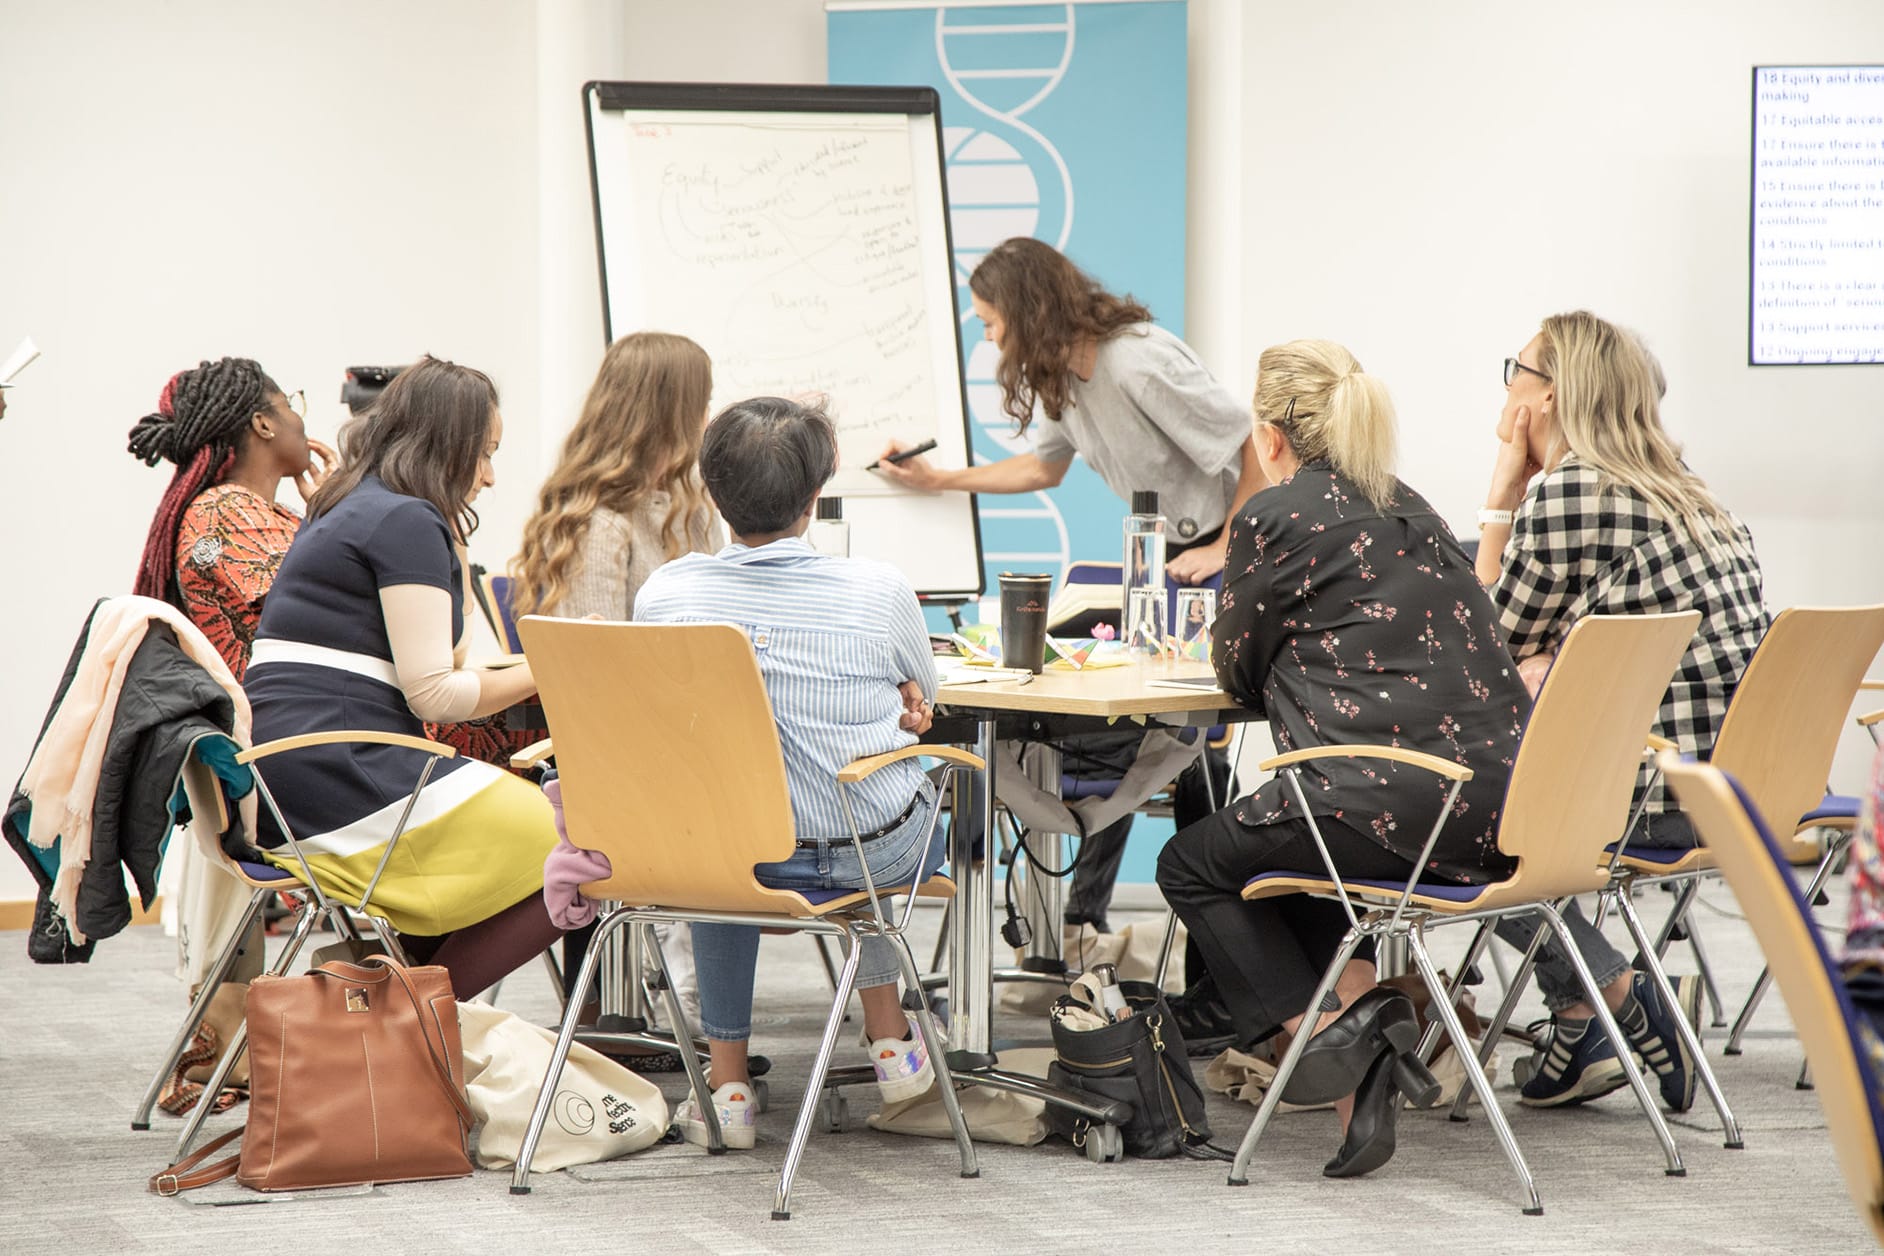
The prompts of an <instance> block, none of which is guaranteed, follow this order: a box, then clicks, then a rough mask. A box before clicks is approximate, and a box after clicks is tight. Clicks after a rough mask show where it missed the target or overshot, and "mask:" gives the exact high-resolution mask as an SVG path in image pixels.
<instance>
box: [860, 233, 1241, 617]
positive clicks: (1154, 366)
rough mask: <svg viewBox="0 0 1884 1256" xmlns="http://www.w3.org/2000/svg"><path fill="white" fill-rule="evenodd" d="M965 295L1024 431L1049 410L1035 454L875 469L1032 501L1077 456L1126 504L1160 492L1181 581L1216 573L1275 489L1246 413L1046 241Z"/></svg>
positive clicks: (1005, 257)
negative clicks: (1258, 499) (1238, 517)
mask: <svg viewBox="0 0 1884 1256" xmlns="http://www.w3.org/2000/svg"><path fill="white" fill-rule="evenodd" d="M968 287H969V293H970V298H971V300H972V301H973V304H974V308H975V314H976V315H977V316H978V317H979V318H980V319H981V322H982V326H983V327H984V328H985V329H986V335H987V337H988V339H989V340H990V341H992V342H993V343H994V345H995V347H996V348H998V349H999V350H1000V351H1001V363H1000V366H999V367H998V368H997V369H996V372H995V378H996V380H997V381H998V382H999V383H1000V385H1001V408H1002V409H1003V410H1005V411H1006V412H1007V414H1008V415H1010V416H1011V417H1012V418H1013V419H1014V421H1015V423H1017V424H1018V425H1019V426H1020V430H1021V431H1023V432H1024V431H1026V430H1027V429H1028V427H1029V426H1030V425H1031V424H1032V423H1033V418H1034V409H1035V407H1036V406H1038V407H1039V409H1040V412H1041V413H1042V414H1044V415H1045V416H1046V423H1045V424H1044V425H1043V426H1042V427H1041V428H1040V429H1039V430H1038V433H1037V435H1036V438H1035V442H1034V452H1033V453H1028V454H1017V455H1015V456H1014V457H1012V458H1004V459H1002V460H1001V461H999V462H993V463H988V464H986V465H983V466H978V467H974V466H971V467H962V468H959V469H944V468H940V467H936V466H932V465H930V463H929V462H928V461H927V460H926V459H923V458H919V457H918V458H910V459H908V460H907V461H905V462H902V463H893V462H880V463H879V466H878V470H880V471H881V472H882V473H883V474H884V475H886V476H888V477H890V478H891V479H892V480H895V481H896V482H897V483H899V484H904V485H907V486H909V487H910V488H914V489H921V490H925V491H934V490H940V489H955V490H960V491H962V492H968V493H1029V492H1034V491H1036V490H1039V489H1046V488H1052V487H1053V486H1054V485H1056V484H1058V483H1059V482H1060V481H1061V480H1062V479H1064V478H1065V477H1066V469H1067V467H1069V466H1070V465H1072V461H1073V456H1074V455H1075V454H1078V455H1080V456H1082V457H1084V458H1085V459H1086V462H1087V464H1088V465H1089V466H1091V467H1092V469H1093V470H1094V471H1096V472H1098V473H1099V477H1100V478H1101V479H1103V480H1104V481H1105V482H1106V485H1107V487H1109V488H1111V490H1112V491H1113V492H1114V493H1117V494H1118V495H1119V496H1120V497H1122V498H1124V499H1125V500H1127V501H1129V500H1131V496H1132V494H1133V493H1134V492H1136V491H1139V490H1144V489H1150V490H1154V491H1156V492H1157V494H1158V504H1159V508H1160V509H1161V510H1162V511H1163V513H1164V516H1165V518H1166V520H1167V521H1168V524H1167V531H1166V538H1167V539H1166V544H1167V551H1166V552H1167V554H1169V555H1170V561H1169V562H1168V564H1167V570H1168V571H1169V572H1170V574H1171V576H1172V578H1173V579H1176V580H1178V581H1180V582H1181V583H1184V584H1200V583H1202V582H1203V581H1205V580H1208V579H1210V578H1211V577H1212V576H1215V575H1216V574H1217V573H1219V572H1221V571H1222V570H1223V553H1224V544H1225V534H1224V528H1223V524H1224V520H1226V519H1227V518H1229V516H1230V512H1231V511H1232V510H1234V509H1235V508H1236V506H1237V504H1238V503H1240V502H1244V501H1247V500H1249V498H1250V497H1251V496H1253V495H1254V494H1255V493H1256V491H1257V490H1258V489H1261V488H1264V487H1266V485H1267V482H1266V481H1265V480H1264V479H1263V473H1262V467H1261V466H1260V464H1258V462H1257V461H1256V443H1255V439H1254V437H1253V435H1252V425H1251V422H1250V412H1249V407H1248V406H1247V405H1244V404H1243V403H1242V402H1240V401H1238V400H1237V399H1236V398H1235V397H1233V396H1231V395H1230V393H1229V392H1228V391H1226V390H1225V389H1224V387H1223V386H1222V385H1221V384H1219V383H1218V382H1217V381H1216V380H1215V379H1214V378H1212V377H1211V374H1210V372H1209V371H1208V370H1206V369H1205V368H1204V365H1203V363H1202V362H1199V361H1198V360H1197V355H1196V354H1195V353H1194V352H1192V350H1191V348H1190V346H1189V345H1187V344H1185V343H1184V342H1183V341H1181V340H1179V339H1178V338H1177V337H1176V336H1173V335H1172V334H1171V333H1170V332H1168V331H1165V330H1164V329H1163V328H1161V327H1158V326H1156V325H1155V324H1154V323H1152V321H1151V311H1150V310H1147V309H1146V308H1145V307H1144V306H1143V305H1140V304H1139V303H1138V302H1137V301H1134V300H1132V299H1131V298H1130V297H1128V296H1127V297H1122V296H1115V295H1114V294H1112V293H1110V292H1107V291H1106V290H1105V289H1104V288H1102V287H1100V286H1099V283H1098V282H1097V281H1096V280H1094V279H1093V278H1092V277H1091V276H1090V275H1088V274H1086V273H1085V272H1084V271H1082V270H1080V269H1079V267H1077V266H1075V265H1074V264H1073V263H1072V262H1071V261H1070V260H1068V259H1067V257H1066V256H1065V255H1064V254H1062V253H1060V252H1059V251H1058V250H1056V249H1054V248H1053V247H1052V246H1051V245H1047V244H1043V243H1041V242H1040V241H1039V240H1035V239H1031V238H1029V237H1026V236H1017V237H1015V238H1014V239H1012V240H1007V241H1004V242H1003V243H1001V244H999V245H997V246H995V248H994V250H993V251H992V252H990V253H989V254H988V255H987V256H986V257H984V258H982V259H981V264H980V265H978V266H976V267H975V273H974V274H973V275H972V276H970V277H969V280H968ZM897 449H898V446H896V445H895V444H891V445H890V446H888V447H887V448H885V450H884V451H883V452H884V454H885V455H888V454H892V453H895V452H896V451H897Z"/></svg>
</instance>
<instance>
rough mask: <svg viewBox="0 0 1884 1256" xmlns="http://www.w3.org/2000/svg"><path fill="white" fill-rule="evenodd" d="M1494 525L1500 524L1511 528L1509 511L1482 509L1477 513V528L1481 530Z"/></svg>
mask: <svg viewBox="0 0 1884 1256" xmlns="http://www.w3.org/2000/svg"><path fill="white" fill-rule="evenodd" d="M1495 523H1502V524H1504V525H1505V526H1506V527H1507V528H1508V527H1510V526H1511V512H1510V511H1509V510H1484V509H1481V510H1480V511H1479V512H1478V526H1479V527H1481V528H1485V527H1490V526H1491V525H1492V524H1495Z"/></svg>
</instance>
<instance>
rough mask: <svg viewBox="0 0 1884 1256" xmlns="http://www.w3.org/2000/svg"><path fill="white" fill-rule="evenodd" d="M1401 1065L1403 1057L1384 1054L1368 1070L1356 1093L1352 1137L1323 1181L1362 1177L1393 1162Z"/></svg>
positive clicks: (1325, 1171) (1325, 1169) (1324, 1169)
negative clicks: (1396, 1076) (1398, 1073)
mask: <svg viewBox="0 0 1884 1256" xmlns="http://www.w3.org/2000/svg"><path fill="white" fill-rule="evenodd" d="M1399 1063H1400V1057H1399V1055H1397V1054H1396V1053H1394V1052H1391V1051H1383V1052H1381V1053H1380V1055H1379V1056H1378V1057H1377V1058H1376V1059H1375V1060H1374V1063H1373V1065H1372V1066H1371V1067H1370V1068H1369V1069H1368V1070H1367V1076H1366V1077H1365V1078H1364V1079H1362V1081H1361V1087H1360V1089H1359V1090H1357V1091H1355V1092H1354V1115H1353V1116H1352V1117H1350V1118H1348V1136H1347V1137H1346V1138H1344V1139H1343V1140H1342V1141H1341V1150H1339V1151H1337V1152H1335V1156H1334V1159H1333V1160H1330V1161H1329V1162H1328V1163H1327V1164H1325V1165H1323V1166H1322V1167H1321V1173H1322V1176H1323V1177H1331V1178H1345V1177H1359V1176H1361V1174H1363V1173H1372V1172H1373V1171H1374V1170H1375V1169H1378V1168H1379V1167H1380V1166H1381V1165H1383V1164H1386V1163H1387V1161H1389V1160H1391V1159H1393V1148H1394V1119H1395V1118H1396V1117H1397V1116H1398V1115H1399V1113H1400V1086H1399V1083H1398V1082H1397V1081H1396V1080H1395V1074H1396V1072H1397V1071H1398V1070H1397V1066H1398V1065H1399Z"/></svg>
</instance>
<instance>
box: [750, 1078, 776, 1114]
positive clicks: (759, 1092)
mask: <svg viewBox="0 0 1884 1256" xmlns="http://www.w3.org/2000/svg"><path fill="white" fill-rule="evenodd" d="M752 1102H753V1106H754V1108H755V1110H757V1111H759V1112H766V1111H769V1110H770V1109H771V1107H772V1086H771V1084H770V1083H769V1082H767V1081H766V1080H765V1079H764V1078H763V1077H755V1078H753V1079H752Z"/></svg>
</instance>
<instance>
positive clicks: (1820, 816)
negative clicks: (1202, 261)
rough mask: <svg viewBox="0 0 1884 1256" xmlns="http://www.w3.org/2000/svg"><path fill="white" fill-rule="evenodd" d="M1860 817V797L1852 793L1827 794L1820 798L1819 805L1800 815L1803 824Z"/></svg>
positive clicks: (1800, 821)
mask: <svg viewBox="0 0 1884 1256" xmlns="http://www.w3.org/2000/svg"><path fill="white" fill-rule="evenodd" d="M1857 818H1858V799H1857V798H1856V797H1855V796H1854V795H1851V794H1827V795H1825V797H1824V798H1821V799H1820V800H1819V805H1818V806H1816V807H1814V808H1812V810H1810V811H1808V812H1806V813H1805V814H1804V815H1802V816H1800V817H1799V823H1800V824H1801V825H1806V824H1814V823H1821V822H1823V821H1826V820H1855V819H1857Z"/></svg>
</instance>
